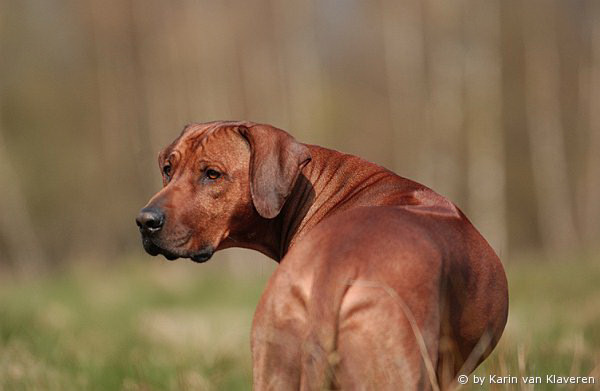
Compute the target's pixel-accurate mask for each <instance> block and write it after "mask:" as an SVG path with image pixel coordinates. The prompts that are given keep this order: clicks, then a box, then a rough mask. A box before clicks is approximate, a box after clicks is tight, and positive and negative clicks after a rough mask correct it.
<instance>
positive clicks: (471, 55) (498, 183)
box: [464, 0, 508, 254]
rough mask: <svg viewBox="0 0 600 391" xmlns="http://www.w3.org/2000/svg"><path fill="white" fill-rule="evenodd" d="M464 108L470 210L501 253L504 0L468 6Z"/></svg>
mask: <svg viewBox="0 0 600 391" xmlns="http://www.w3.org/2000/svg"><path fill="white" fill-rule="evenodd" d="M464 20H465V21H467V22H466V23H465V39H466V50H465V83H466V86H465V109H466V116H467V118H466V125H465V126H466V129H467V149H468V199H467V205H468V208H469V212H470V213H469V214H470V216H471V218H472V219H473V221H475V222H476V224H477V226H478V228H479V229H480V230H481V232H482V233H483V234H484V235H485V236H486V237H487V238H489V240H490V242H491V244H492V246H493V247H494V249H496V251H498V252H499V253H500V254H504V253H505V252H506V249H507V238H508V233H507V222H506V212H507V211H506V178H505V177H506V167H505V161H504V160H505V151H504V138H503V134H502V127H501V126H502V71H501V63H502V59H501V57H500V34H501V31H500V3H499V1H496V0H488V1H479V0H468V1H467V3H466V7H465V14H464Z"/></svg>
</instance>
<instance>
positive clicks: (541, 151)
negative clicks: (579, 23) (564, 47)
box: [523, 0, 577, 251]
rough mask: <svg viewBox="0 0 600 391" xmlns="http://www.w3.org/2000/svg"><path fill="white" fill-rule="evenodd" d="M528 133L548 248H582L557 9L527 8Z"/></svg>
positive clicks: (534, 4)
mask: <svg viewBox="0 0 600 391" xmlns="http://www.w3.org/2000/svg"><path fill="white" fill-rule="evenodd" d="M523 8H524V12H523V27H524V34H523V38H524V43H525V81H526V85H525V88H526V89H525V94H526V98H527V102H526V108H527V128H528V134H529V145H530V148H531V161H532V164H533V174H534V175H533V177H534V181H535V186H536V194H537V200H536V204H537V208H538V214H539V221H540V232H541V234H542V240H543V243H544V247H545V248H546V249H548V250H551V251H565V250H567V249H571V248H573V247H574V246H575V245H576V244H577V234H576V232H575V222H574V217H573V204H572V202H573V198H572V197H571V193H570V189H571V186H570V184H569V177H568V174H567V160H566V156H565V146H564V140H563V137H564V134H563V127H562V119H561V106H560V87H559V85H560V70H559V64H560V59H559V52H558V47H557V37H556V20H555V18H556V12H557V7H556V3H548V2H547V1H543V0H540V1H526V2H523Z"/></svg>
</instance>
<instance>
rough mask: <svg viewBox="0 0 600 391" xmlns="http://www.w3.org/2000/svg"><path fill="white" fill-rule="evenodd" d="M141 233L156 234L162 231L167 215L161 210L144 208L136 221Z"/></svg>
mask: <svg viewBox="0 0 600 391" xmlns="http://www.w3.org/2000/svg"><path fill="white" fill-rule="evenodd" d="M135 222H136V224H137V226H138V227H139V228H140V231H145V232H148V233H154V232H157V231H160V229H161V228H162V226H163V223H164V222H165V215H164V214H163V212H162V211H161V210H160V209H156V208H144V209H142V210H141V211H140V214H139V215H138V217H137V218H136V219H135Z"/></svg>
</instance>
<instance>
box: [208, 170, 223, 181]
mask: <svg viewBox="0 0 600 391" xmlns="http://www.w3.org/2000/svg"><path fill="white" fill-rule="evenodd" d="M206 177H207V178H208V179H212V180H215V179H219V178H220V177H221V173H220V172H219V171H217V170H213V169H212V168H209V169H208V170H206Z"/></svg>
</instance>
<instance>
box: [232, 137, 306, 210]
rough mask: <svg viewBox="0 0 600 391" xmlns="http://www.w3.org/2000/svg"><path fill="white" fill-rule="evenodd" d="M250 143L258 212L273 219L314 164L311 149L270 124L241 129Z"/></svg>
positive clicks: (255, 204) (253, 192) (253, 194)
mask: <svg viewBox="0 0 600 391" xmlns="http://www.w3.org/2000/svg"><path fill="white" fill-rule="evenodd" d="M238 130H239V132H240V134H241V135H242V136H243V137H244V138H245V139H246V140H248V143H249V144H250V191H251V194H252V202H253V203H254V207H255V208H256V210H257V212H258V213H259V214H260V215H261V216H262V217H264V218H267V219H272V218H274V217H275V216H277V215H278V214H279V212H280V211H281V208H283V204H284V203H285V200H286V199H287V197H288V196H289V195H290V193H291V192H292V189H293V187H294V184H295V183H296V179H297V178H298V175H299V174H300V170H301V168H302V167H303V166H304V165H305V164H306V163H308V162H309V161H310V152H309V150H308V148H307V147H306V146H305V145H303V144H300V143H299V142H297V141H296V140H295V139H294V138H293V137H292V136H290V135H289V134H288V133H286V132H284V131H283V130H281V129H277V128H275V127H273V126H270V125H251V126H247V127H246V126H240V127H238Z"/></svg>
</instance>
